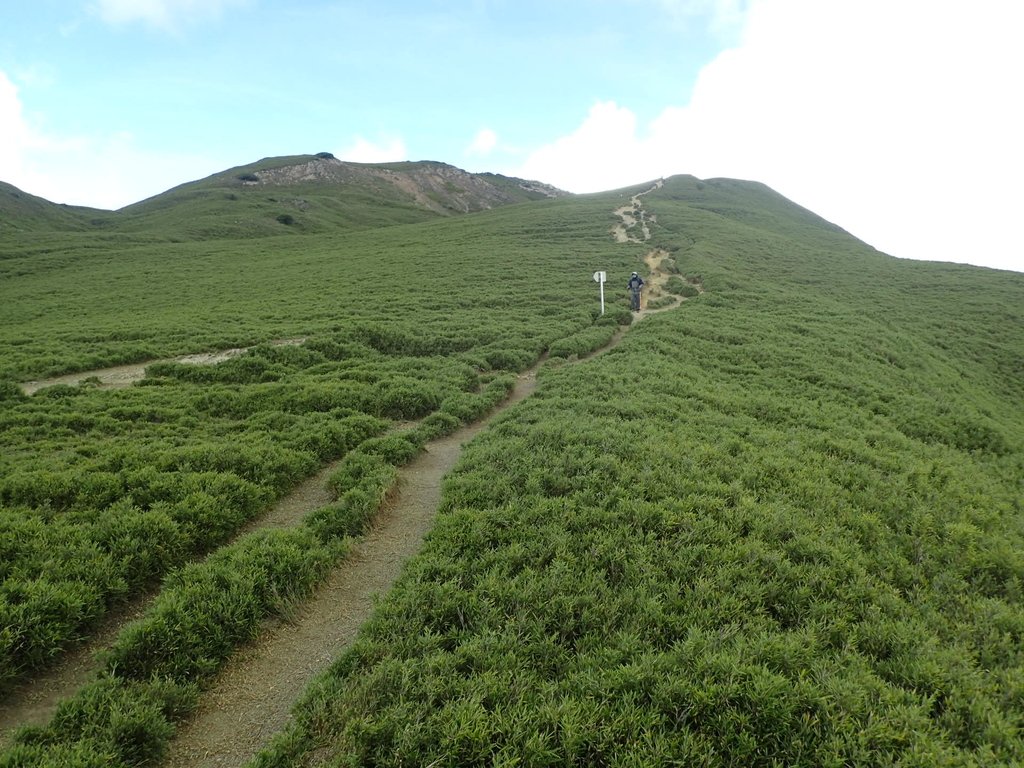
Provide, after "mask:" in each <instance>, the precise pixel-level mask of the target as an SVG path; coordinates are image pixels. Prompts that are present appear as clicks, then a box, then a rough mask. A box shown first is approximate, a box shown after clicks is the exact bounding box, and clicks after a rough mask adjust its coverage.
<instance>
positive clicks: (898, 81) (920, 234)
mask: <svg viewBox="0 0 1024 768" xmlns="http://www.w3.org/2000/svg"><path fill="white" fill-rule="evenodd" d="M1022 31H1024V3H1022V2H1020V0H969V2H968V0H386V1H385V0H33V2H5V3H4V4H3V7H2V9H0V181H4V182H7V183H9V184H13V185H14V186H16V187H19V188H20V189H22V190H24V191H25V192H29V193H31V194H34V195H38V196H40V197H44V198H46V199H48V200H51V201H53V202H58V203H69V204H75V205H87V206H91V207H95V208H107V209H116V208H120V207H122V206H125V205H128V204H130V203H133V202H137V201H139V200H142V199H145V198H147V197H150V196H152V195H155V194H159V193H160V192H163V191H165V190H167V189H169V188H171V187H173V186H176V185H178V184H181V183H184V182H187V181H192V180H195V179H199V178H203V177H206V176H209V175H211V174H214V173H217V172H220V171H223V170H226V169H228V168H233V167H236V166H239V165H245V164H248V163H251V162H254V161H256V160H259V159H261V158H264V157H274V156H280V155H296V154H312V153H316V152H331V153H333V154H334V155H335V156H337V157H339V158H341V159H346V160H353V161H358V162H383V161H396V160H439V161H443V162H447V163H451V164H452V165H456V166H459V167H461V168H464V169H466V170H469V171H475V172H480V171H491V172H496V173H504V174H507V175H512V176H519V177H523V178H529V179H536V180H540V181H543V182H547V183H549V184H554V185H555V186H557V187H560V188H562V189H565V190H568V191H570V192H596V191H604V190H610V189H617V188H620V187H624V186H631V185H634V184H639V183H642V182H646V181H650V180H654V179H657V178H661V177H667V176H671V175H674V174H692V175H694V176H697V177H699V178H715V177H729V178H740V179H749V180H754V181H760V182H763V183H765V184H767V185H768V186H770V187H772V188H773V189H775V190H776V191H778V192H779V193H781V194H783V195H785V196H786V197H788V198H789V199H791V200H793V201H794V202H796V203H798V204H800V205H802V206H804V207H805V208H809V209H810V210H812V211H814V212H815V213H817V214H819V215H821V216H823V217H824V218H826V219H828V220H829V221H831V222H833V223H835V224H838V225H839V226H841V227H843V228H844V229H846V230H847V231H849V232H850V233H852V234H853V235H855V236H856V237H858V238H860V239H861V240H863V241H865V242H866V243H868V244H869V245H872V246H874V247H876V248H878V249H879V250H881V251H884V252H886V253H889V254H892V255H893V256H898V257H901V258H912V259H927V260H934V261H954V262H962V263H969V264H976V265H980V266H988V267H995V268H999V269H1011V270H1015V271H1019V272H1024V242H1022V237H1021V234H1020V231H1019V230H1020V229H1021V227H1020V223H1021V222H1022V221H1024V109H1022V106H1021V102H1022V101H1024V99H1022V93H1024V90H1022V82H1024V44H1021V42H1020V39H1019V38H1020V35H1021V33H1022Z"/></svg>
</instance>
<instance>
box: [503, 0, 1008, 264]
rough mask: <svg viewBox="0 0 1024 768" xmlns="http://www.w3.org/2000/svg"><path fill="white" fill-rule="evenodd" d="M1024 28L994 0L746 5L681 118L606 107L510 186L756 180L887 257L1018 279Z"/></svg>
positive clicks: (672, 110)
mask: <svg viewBox="0 0 1024 768" xmlns="http://www.w3.org/2000/svg"><path fill="white" fill-rule="evenodd" d="M1022 22H1024V6H1020V5H1018V4H1016V3H1010V2H1000V0H978V2H976V3H974V4H972V5H971V7H970V9H969V11H968V10H966V9H964V8H960V7H959V6H954V5H952V4H947V3H933V2H925V1H923V0H904V1H903V2H900V3H892V2H888V0H835V1H834V2H827V3H826V2H821V0H753V2H752V3H751V4H750V8H749V11H748V13H747V16H746V22H745V26H744V28H743V33H742V36H741V42H740V44H739V45H738V46H737V47H735V48H733V49H730V50H727V51H724V52H723V53H722V54H720V55H719V56H718V57H717V58H716V59H715V60H714V61H712V62H711V63H710V64H708V65H707V66H706V67H705V68H704V69H703V71H702V72H701V74H700V77H699V78H698V81H697V83H696V85H695V87H694V89H693V95H692V97H691V100H690V102H689V103H688V104H685V105H679V106H672V107H667V108H666V109H665V110H664V111H663V112H662V114H661V115H660V116H659V117H658V118H657V119H656V120H654V121H652V122H651V123H650V124H649V125H645V126H642V127H638V126H637V125H636V119H635V117H634V115H633V113H632V112H631V111H630V110H628V109H626V108H625V107H621V106H617V105H615V104H611V103H598V104H597V105H595V106H594V107H593V108H592V109H591V111H590V113H589V114H588V115H587V117H586V119H585V120H584V121H583V123H582V124H581V126H580V128H578V129H577V130H576V131H575V132H574V133H572V134H571V135H569V136H566V137H563V138H561V139H558V140H556V141H555V142H552V143H551V144H549V145H548V146H546V147H542V148H540V149H538V150H537V151H536V152H534V153H533V155H532V156H530V157H529V159H528V160H527V161H526V162H525V164H524V166H523V168H521V169H520V170H519V171H517V172H516V173H517V175H526V176H528V177H530V178H540V179H543V180H544V181H548V182H550V183H552V184H555V185H556V186H561V187H564V188H567V189H570V190H573V191H596V190H599V189H609V188H615V187H618V186H625V185H627V184H631V183H636V182H639V181H643V180H646V179H648V178H653V177H657V176H661V175H669V174H673V173H692V174H694V175H696V176H701V177H709V176H731V177H738V178H747V179H756V180H758V181H763V182H765V183H767V184H769V185H770V186H772V187H774V188H775V189H776V190H778V191H779V192H781V193H782V194H784V195H787V196H788V197H790V198H792V199H794V200H795V201H796V202H798V203H800V204H802V205H804V206H806V207H808V208H811V209H812V210H814V211H816V212H817V213H820V214H821V215H823V216H825V217H826V218H828V219H830V220H832V221H834V222H835V223H837V224H839V225H840V226H843V227H845V228H846V229H848V230H850V231H851V232H853V233H854V234H855V235H857V236H858V237H860V238H862V239H864V240H866V241H867V242H869V243H871V244H872V245H875V246H876V247H878V248H879V249H881V250H884V251H886V252H889V253H892V254H894V255H897V256H906V257H912V258H928V259H938V260H949V261H967V262H970V263H977V264H987V265H990V266H1001V267H1004V268H1013V269H1017V270H1022V271H1024V247H1022V246H1021V245H1020V242H1021V241H1020V240H1019V238H1018V236H1017V233H1016V232H1015V229H1016V227H1015V225H1014V221H1015V220H1016V219H1019V216H1020V213H1019V211H1020V208H1021V206H1022V205H1024V195H1022V193H1021V192H1020V189H1019V187H1018V186H1017V185H1018V183H1019V180H1020V179H1022V178H1024V150H1022V144H1021V139H1020V137H1021V136H1024V117H1022V115H1021V114H1020V110H1019V109H1018V107H1017V102H1018V99H1017V93H1018V91H1019V82H1018V80H1019V74H1020V72H1024V48H1022V47H1021V46H1020V45H1019V44H1018V41H1016V40H1015V39H1014V37H1015V35H1016V32H1015V30H1019V29H1020V28H1021V26H1022Z"/></svg>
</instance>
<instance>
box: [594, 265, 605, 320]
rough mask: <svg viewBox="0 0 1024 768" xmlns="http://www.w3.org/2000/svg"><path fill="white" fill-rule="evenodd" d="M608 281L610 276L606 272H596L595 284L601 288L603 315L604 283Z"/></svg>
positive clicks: (602, 309) (602, 311)
mask: <svg viewBox="0 0 1024 768" xmlns="http://www.w3.org/2000/svg"><path fill="white" fill-rule="evenodd" d="M607 279H608V275H607V274H606V273H605V272H595V273H594V282H595V283H598V284H599V285H600V286H601V314H602V315H603V314H604V281H605V280H607Z"/></svg>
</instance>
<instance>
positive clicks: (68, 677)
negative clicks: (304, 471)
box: [0, 459, 342, 745]
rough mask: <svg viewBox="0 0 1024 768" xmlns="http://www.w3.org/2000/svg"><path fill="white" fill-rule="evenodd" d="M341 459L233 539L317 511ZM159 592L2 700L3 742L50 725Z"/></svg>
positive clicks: (113, 616) (119, 613)
mask: <svg viewBox="0 0 1024 768" xmlns="http://www.w3.org/2000/svg"><path fill="white" fill-rule="evenodd" d="M341 461H342V460H341V459H339V460H337V461H334V462H331V463H330V464H326V465H324V466H323V467H322V468H321V469H320V470H319V471H318V472H317V473H316V474H314V475H312V476H310V477H308V478H306V479H305V480H303V481H302V482H301V483H299V484H298V485H297V486H296V487H295V488H294V489H292V491H291V492H290V493H289V494H288V495H287V496H285V497H283V498H282V499H280V500H279V501H278V502H277V503H276V504H275V505H274V506H273V507H271V508H270V509H269V510H268V511H267V512H266V513H264V514H263V515H260V516H259V517H257V518H255V519H253V520H250V521H249V522H248V523H246V524H245V525H244V526H242V528H240V529H239V530H238V532H237V533H236V534H235V535H234V536H233V537H232V538H231V540H230V541H234V540H236V539H238V538H241V537H242V536H245V535H246V534H249V533H252V532H253V531H256V530H260V529H264V528H288V527H291V526H293V525H297V524H298V523H299V522H300V521H301V520H302V519H303V518H304V517H305V516H306V515H308V514H309V513H310V512H312V511H313V510H315V509H318V508H319V507H322V506H324V505H325V504H329V503H330V502H331V501H333V497H332V496H331V494H330V491H329V490H328V487H327V479H328V478H329V477H330V476H331V475H332V474H333V473H334V472H336V471H337V470H338V468H339V467H340V465H341ZM156 595H157V590H150V591H148V592H146V593H145V594H143V595H140V596H139V597H137V598H136V599H134V600H131V601H129V602H128V603H127V604H126V605H124V606H123V607H121V608H119V609H117V610H115V611H113V612H111V613H110V614H109V615H108V616H106V617H105V618H104V619H103V620H102V621H101V622H100V624H99V626H98V627H97V628H96V629H95V630H93V632H92V633H91V636H90V637H89V639H88V640H87V641H86V642H84V643H81V644H79V645H76V646H73V647H71V648H69V649H68V650H67V651H65V652H64V654H63V655H62V656H61V657H60V659H59V660H58V661H57V662H56V663H55V664H54V665H53V666H51V667H48V668H46V669H42V670H40V671H38V672H37V673H35V674H33V675H31V676H30V677H28V678H27V679H25V680H23V681H21V682H20V683H17V684H16V685H15V686H14V687H13V688H12V690H11V691H10V692H8V694H7V695H6V696H5V697H4V698H3V699H2V700H0V745H3V744H4V743H5V742H6V741H7V739H8V738H9V737H10V736H11V735H12V733H13V732H14V730H15V729H17V728H19V727H20V726H23V725H45V724H46V723H48V722H49V721H50V718H52V717H53V714H54V712H56V710H57V705H58V704H60V702H61V701H63V700H64V699H66V698H68V697H70V696H72V695H74V693H75V692H76V691H77V690H78V689H79V688H81V687H82V686H83V685H85V684H86V683H88V682H90V681H91V680H93V679H95V677H96V675H97V673H98V671H99V664H98V663H97V661H96V655H97V654H98V653H100V652H101V651H103V650H105V649H106V648H109V647H110V645H111V644H112V643H113V642H114V640H115V639H117V636H118V634H120V632H121V630H122V629H123V628H124V627H125V626H126V625H127V624H128V623H130V622H132V621H135V620H136V619H139V618H141V617H142V616H143V614H145V612H146V610H147V609H148V608H149V606H150V604H151V603H152V602H153V600H154V599H155V598H156Z"/></svg>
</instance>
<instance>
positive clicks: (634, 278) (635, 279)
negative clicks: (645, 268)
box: [626, 272, 644, 312]
mask: <svg viewBox="0 0 1024 768" xmlns="http://www.w3.org/2000/svg"><path fill="white" fill-rule="evenodd" d="M626 287H627V288H629V290H630V293H631V294H632V296H631V298H632V307H633V311H634V312H639V311H640V289H641V288H643V287H644V279H643V278H642V277H640V275H638V274H637V273H636V272H634V273H633V274H632V275H630V276H629V282H628V283H626Z"/></svg>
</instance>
